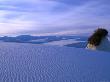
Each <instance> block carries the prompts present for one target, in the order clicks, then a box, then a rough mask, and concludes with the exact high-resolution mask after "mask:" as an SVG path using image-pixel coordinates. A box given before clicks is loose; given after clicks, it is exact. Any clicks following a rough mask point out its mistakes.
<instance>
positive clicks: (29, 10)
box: [0, 0, 110, 34]
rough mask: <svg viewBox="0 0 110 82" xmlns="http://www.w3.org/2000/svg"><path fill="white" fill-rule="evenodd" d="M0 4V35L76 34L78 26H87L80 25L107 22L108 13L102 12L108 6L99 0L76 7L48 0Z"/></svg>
mask: <svg viewBox="0 0 110 82" xmlns="http://www.w3.org/2000/svg"><path fill="white" fill-rule="evenodd" d="M0 4H1V5H0V18H1V19H0V29H1V30H0V34H8V33H9V34H13V33H14V34H16V33H23V31H24V33H25V32H31V33H32V31H33V34H35V33H36V32H40V31H41V32H53V31H54V30H55V31H61V30H62V31H64V30H65V29H66V30H75V31H74V32H76V33H78V31H79V29H82V28H87V27H84V26H98V25H100V26H108V25H109V21H110V15H103V13H104V14H105V13H106V12H107V11H104V10H106V9H107V8H108V5H105V4H103V3H102V2H99V1H91V2H87V3H86V2H85V4H82V5H80V6H79V5H77V6H70V5H69V4H64V3H61V2H58V1H50V0H21V1H20V0H14V1H12V0H0ZM102 9H103V10H102ZM81 26H82V27H81ZM84 30H85V29H84ZM86 31H88V30H86ZM68 32H70V31H68ZM72 32H73V31H72ZM61 33H62V32H61ZM63 33H65V32H63Z"/></svg>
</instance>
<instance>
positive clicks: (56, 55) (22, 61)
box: [0, 43, 110, 82]
mask: <svg viewBox="0 0 110 82" xmlns="http://www.w3.org/2000/svg"><path fill="white" fill-rule="evenodd" d="M0 82H110V53H105V52H98V51H95V52H93V51H89V50H84V49H76V48H68V47H57V46H41V45H34V44H20V43H18V44H17V43H0Z"/></svg>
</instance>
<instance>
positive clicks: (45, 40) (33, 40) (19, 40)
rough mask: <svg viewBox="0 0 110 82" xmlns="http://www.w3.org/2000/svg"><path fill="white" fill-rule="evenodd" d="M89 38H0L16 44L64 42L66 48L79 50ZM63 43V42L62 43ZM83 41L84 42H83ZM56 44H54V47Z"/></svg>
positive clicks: (21, 36) (27, 36)
mask: <svg viewBox="0 0 110 82" xmlns="http://www.w3.org/2000/svg"><path fill="white" fill-rule="evenodd" d="M87 38H88V37H86V36H74V35H73V36H72V35H71V36H31V35H20V36H16V37H8V36H4V37H0V40H1V41H3V42H16V43H32V44H48V43H50V42H51V43H52V42H54V43H55V41H57V42H60V43H62V42H63V41H66V44H63V45H64V46H68V47H77V48H84V47H85V46H86V44H87ZM70 39H72V40H74V41H75V43H74V42H71V43H68V42H69V40H70ZM61 41H62V42H61ZM82 41H83V42H82ZM54 43H52V44H53V45H54Z"/></svg>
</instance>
